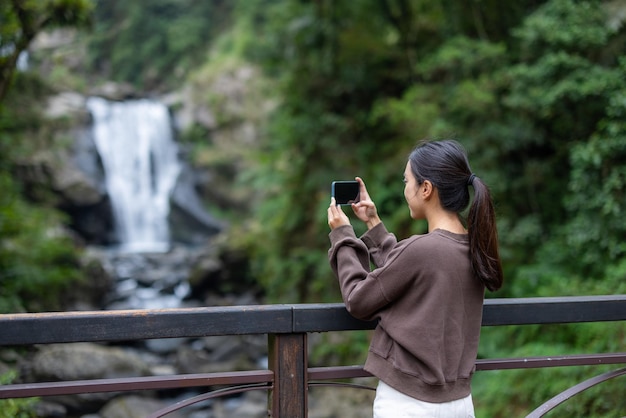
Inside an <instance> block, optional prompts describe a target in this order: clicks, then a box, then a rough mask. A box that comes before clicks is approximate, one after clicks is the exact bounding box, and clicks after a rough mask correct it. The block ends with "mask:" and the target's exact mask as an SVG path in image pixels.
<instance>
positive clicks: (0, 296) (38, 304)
mask: <svg viewBox="0 0 626 418" xmlns="http://www.w3.org/2000/svg"><path fill="white" fill-rule="evenodd" d="M15 87H16V89H15V90H12V91H11V92H10V94H9V95H8V96H7V98H6V102H5V106H6V107H5V109H3V112H2V113H1V114H0V116H1V117H0V190H2V193H0V237H2V239H1V240H0V312H2V313H6V312H20V311H41V310H56V309H60V308H61V304H60V301H61V297H60V295H61V292H62V291H63V290H64V289H66V288H67V286H68V285H69V284H70V283H72V282H73V281H74V280H76V279H78V278H79V277H80V267H79V264H78V251H77V249H76V248H75V246H74V243H73V242H72V240H71V239H70V238H69V235H68V234H67V233H65V232H64V225H65V224H66V223H67V220H66V219H65V217H64V216H63V215H62V214H61V213H60V212H59V211H58V210H56V209H55V208H54V207H53V204H54V200H53V199H51V195H52V193H51V191H49V190H44V189H42V190H29V192H30V193H28V194H27V193H26V192H25V190H24V184H22V183H20V177H19V176H18V175H16V174H17V173H19V172H20V167H21V166H22V165H24V164H25V163H26V162H27V161H28V159H29V158H31V157H32V156H33V155H34V154H36V153H37V152H38V151H39V150H40V149H42V148H43V149H46V148H53V147H54V146H58V145H55V144H53V143H52V141H51V140H50V136H52V135H51V132H50V130H51V129H52V128H51V127H50V126H49V125H48V124H46V123H45V122H44V120H43V118H42V116H41V113H40V111H41V105H42V102H43V103H45V101H44V100H42V99H43V98H45V97H46V95H47V94H48V93H49V91H50V89H49V87H48V86H47V85H46V84H45V82H43V81H42V80H41V79H39V78H38V77H33V76H31V75H27V74H18V75H17V77H15ZM27 196H30V197H31V198H32V197H35V196H36V197H37V198H38V201H36V202H35V201H33V200H32V199H29V198H28V197H27Z"/></svg>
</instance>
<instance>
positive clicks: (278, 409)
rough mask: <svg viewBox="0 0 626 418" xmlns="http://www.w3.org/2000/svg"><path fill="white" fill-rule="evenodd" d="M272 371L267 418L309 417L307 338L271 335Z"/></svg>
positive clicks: (303, 336)
mask: <svg viewBox="0 0 626 418" xmlns="http://www.w3.org/2000/svg"><path fill="white" fill-rule="evenodd" d="M268 339H269V341H268V345H269V367H270V369H271V370H272V371H273V372H274V388H273V390H271V391H270V393H269V399H268V406H269V408H270V411H269V414H268V416H270V417H272V418H306V417H307V416H308V402H307V401H308V381H307V377H308V376H307V356H308V354H307V334H306V333H301V334H269V336H268Z"/></svg>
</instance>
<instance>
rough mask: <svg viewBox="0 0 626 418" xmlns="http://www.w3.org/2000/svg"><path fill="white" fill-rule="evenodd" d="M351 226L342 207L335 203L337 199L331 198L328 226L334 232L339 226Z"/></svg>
mask: <svg viewBox="0 0 626 418" xmlns="http://www.w3.org/2000/svg"><path fill="white" fill-rule="evenodd" d="M343 225H350V219H349V218H348V215H346V214H345V212H344V211H343V209H341V206H339V205H337V203H335V198H334V197H331V198H330V206H329V207H328V226H330V229H331V230H333V229H335V228H337V227H339V226H343Z"/></svg>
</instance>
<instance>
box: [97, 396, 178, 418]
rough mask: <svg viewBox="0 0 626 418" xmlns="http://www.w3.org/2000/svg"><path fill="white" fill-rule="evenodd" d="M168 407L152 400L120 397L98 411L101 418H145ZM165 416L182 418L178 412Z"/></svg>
mask: <svg viewBox="0 0 626 418" xmlns="http://www.w3.org/2000/svg"><path fill="white" fill-rule="evenodd" d="M168 406H169V404H168V403H165V402H162V401H160V400H158V399H154V398H146V397H142V396H137V395H130V396H121V397H118V398H115V399H113V400H112V401H110V402H109V403H107V404H106V405H105V406H104V408H102V410H101V411H100V416H101V417H102V418H145V417H147V416H148V415H150V414H151V413H153V412H156V411H159V410H161V409H163V408H166V407H168ZM167 416H168V418H170V417H171V418H182V415H181V414H180V413H178V412H172V413H170V414H168V415H167Z"/></svg>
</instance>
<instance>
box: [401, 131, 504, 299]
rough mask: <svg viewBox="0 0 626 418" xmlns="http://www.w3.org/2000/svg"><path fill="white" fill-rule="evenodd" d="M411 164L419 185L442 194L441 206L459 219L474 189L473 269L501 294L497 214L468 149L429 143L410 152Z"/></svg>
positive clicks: (471, 217)
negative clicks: (425, 183) (471, 165)
mask: <svg viewBox="0 0 626 418" xmlns="http://www.w3.org/2000/svg"><path fill="white" fill-rule="evenodd" d="M409 162H410V164H411V171H412V172H413V175H414V176H415V179H416V180H417V183H418V184H422V183H423V182H424V180H429V181H430V182H431V183H432V184H433V187H436V188H437V190H438V192H439V200H440V201H441V206H442V207H443V208H444V209H446V210H449V211H452V212H456V213H457V214H459V216H460V213H461V212H462V211H463V210H464V209H465V208H467V205H468V204H469V201H470V192H469V186H470V185H473V186H474V201H473V202H472V205H471V206H470V210H469V214H468V216H467V230H468V234H469V244H470V258H471V262H472V268H473V269H474V274H476V276H477V277H478V278H479V279H480V280H481V281H482V282H483V284H484V285H485V287H486V288H487V289H489V290H491V291H495V290H498V289H499V288H500V287H502V282H503V273H502V264H501V261H500V254H499V251H498V233H497V230H496V216H495V210H494V207H493V202H492V200H491V194H490V192H489V188H488V187H487V185H486V184H485V183H483V181H482V180H481V179H480V178H479V177H476V175H475V174H473V173H472V170H471V168H470V165H469V161H468V159H467V154H466V152H465V149H464V148H463V147H462V146H461V144H459V143H458V142H456V141H454V140H443V141H426V142H422V143H420V144H419V145H418V146H417V147H416V148H415V149H414V150H413V152H411V154H410V156H409Z"/></svg>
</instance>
